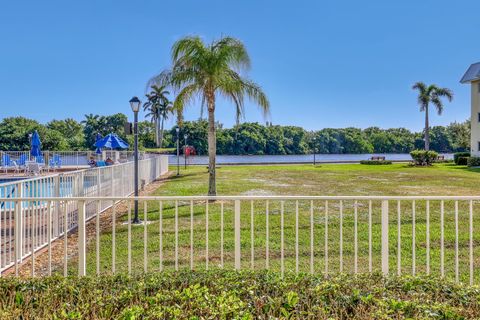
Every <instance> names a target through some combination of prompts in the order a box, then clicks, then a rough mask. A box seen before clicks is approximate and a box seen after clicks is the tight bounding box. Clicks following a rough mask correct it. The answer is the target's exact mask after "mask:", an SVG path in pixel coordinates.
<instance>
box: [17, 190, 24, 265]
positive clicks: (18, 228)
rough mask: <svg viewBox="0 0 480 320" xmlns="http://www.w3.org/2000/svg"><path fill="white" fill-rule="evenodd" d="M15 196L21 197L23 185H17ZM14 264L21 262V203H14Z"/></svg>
mask: <svg viewBox="0 0 480 320" xmlns="http://www.w3.org/2000/svg"><path fill="white" fill-rule="evenodd" d="M17 188H18V189H17V194H18V195H19V197H23V196H24V194H23V183H22V182H20V183H18V185H17ZM15 254H16V257H15V263H18V261H17V259H18V260H19V261H20V262H22V261H23V201H16V202H15Z"/></svg>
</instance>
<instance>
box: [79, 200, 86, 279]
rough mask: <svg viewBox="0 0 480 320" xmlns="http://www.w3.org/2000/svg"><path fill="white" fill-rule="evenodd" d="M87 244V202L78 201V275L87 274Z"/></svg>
mask: <svg viewBox="0 0 480 320" xmlns="http://www.w3.org/2000/svg"><path fill="white" fill-rule="evenodd" d="M86 249H87V242H86V233H85V200H80V201H78V275H79V276H85V275H86V274H87V260H86V258H87V250H86Z"/></svg>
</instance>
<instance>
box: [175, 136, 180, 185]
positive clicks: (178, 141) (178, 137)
mask: <svg viewBox="0 0 480 320" xmlns="http://www.w3.org/2000/svg"><path fill="white" fill-rule="evenodd" d="M175 131H177V176H179V175H180V128H179V127H177V128H176V129H175Z"/></svg>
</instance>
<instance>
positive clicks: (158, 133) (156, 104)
mask: <svg viewBox="0 0 480 320" xmlns="http://www.w3.org/2000/svg"><path fill="white" fill-rule="evenodd" d="M151 88H152V91H151V92H150V93H148V94H147V95H146V96H147V102H145V103H144V105H143V109H144V110H145V111H147V110H148V113H147V114H146V115H145V117H150V119H151V121H152V122H154V123H155V145H156V146H157V148H161V147H162V144H163V123H164V121H165V119H167V118H168V114H169V113H171V110H172V103H171V102H170V100H168V97H167V96H168V95H169V94H170V92H169V91H167V90H165V88H166V86H156V85H152V86H151Z"/></svg>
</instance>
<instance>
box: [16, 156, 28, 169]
mask: <svg viewBox="0 0 480 320" xmlns="http://www.w3.org/2000/svg"><path fill="white" fill-rule="evenodd" d="M27 160H28V158H27V155H26V154H24V153H23V154H21V155H20V158H19V159H18V161H17V164H18V165H19V166H25V162H27Z"/></svg>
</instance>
